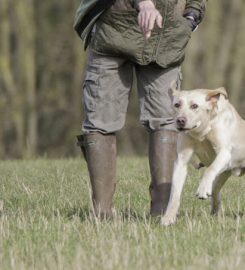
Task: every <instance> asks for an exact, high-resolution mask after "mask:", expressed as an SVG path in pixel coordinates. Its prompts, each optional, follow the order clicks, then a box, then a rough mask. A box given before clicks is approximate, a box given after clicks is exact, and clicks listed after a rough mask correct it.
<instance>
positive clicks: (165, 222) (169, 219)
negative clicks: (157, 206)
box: [160, 215, 176, 226]
mask: <svg viewBox="0 0 245 270" xmlns="http://www.w3.org/2000/svg"><path fill="white" fill-rule="evenodd" d="M175 222H176V216H170V215H164V216H163V217H162V218H161V221H160V224H161V225H162V226H170V225H173V224H174V223H175Z"/></svg>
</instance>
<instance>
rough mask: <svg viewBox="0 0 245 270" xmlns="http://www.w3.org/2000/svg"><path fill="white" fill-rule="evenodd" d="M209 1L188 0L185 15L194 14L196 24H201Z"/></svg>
mask: <svg viewBox="0 0 245 270" xmlns="http://www.w3.org/2000/svg"><path fill="white" fill-rule="evenodd" d="M206 2H207V0H187V1H186V6H185V11H184V14H187V13H190V12H192V13H194V14H195V17H196V22H197V23H198V24H199V23H200V22H201V21H202V19H203V17H204V14H205V9H206Z"/></svg>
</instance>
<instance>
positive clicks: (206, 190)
mask: <svg viewBox="0 0 245 270" xmlns="http://www.w3.org/2000/svg"><path fill="white" fill-rule="evenodd" d="M230 159H231V153H230V151H229V150H227V149H221V150H220V151H219V153H218V155H217V156H216V158H215V160H214V161H213V163H212V164H211V165H210V166H209V167H208V168H207V169H206V171H205V173H204V175H203V177H202V180H201V183H200V185H199V187H198V189H197V197H198V198H199V199H207V198H208V197H210V196H211V195H212V188H213V183H214V181H215V179H216V177H217V176H219V175H220V174H221V173H222V172H224V171H226V170H227V169H228V166H229V162H230Z"/></svg>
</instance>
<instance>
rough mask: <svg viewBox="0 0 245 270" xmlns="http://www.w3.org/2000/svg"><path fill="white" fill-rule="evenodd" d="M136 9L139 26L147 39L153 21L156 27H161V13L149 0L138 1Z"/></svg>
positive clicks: (152, 26)
mask: <svg viewBox="0 0 245 270" xmlns="http://www.w3.org/2000/svg"><path fill="white" fill-rule="evenodd" d="M138 9H139V15H138V23H139V27H140V29H141V30H142V32H143V34H144V36H145V38H146V39H147V38H149V37H150V36H151V31H152V29H153V28H154V25H155V23H156V25H157V26H158V27H160V28H162V15H161V14H160V12H159V11H158V10H157V9H156V8H155V6H154V4H153V2H152V1H150V0H145V1H142V2H140V3H139V5H138Z"/></svg>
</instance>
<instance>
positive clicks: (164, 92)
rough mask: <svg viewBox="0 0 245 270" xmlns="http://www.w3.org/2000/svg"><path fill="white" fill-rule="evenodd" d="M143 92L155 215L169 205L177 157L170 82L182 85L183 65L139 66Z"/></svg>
mask: <svg viewBox="0 0 245 270" xmlns="http://www.w3.org/2000/svg"><path fill="white" fill-rule="evenodd" d="M136 75H137V84H138V91H139V96H140V110H141V116H140V120H141V122H142V124H143V125H144V126H145V127H146V128H147V130H148V132H149V165H150V172H151V183H150V187H149V190H150V196H151V207H150V213H151V215H152V216H158V215H162V214H163V213H164V212H165V209H166V207H167V204H168V201H169V196H170V190H171V182H172V173H173V166H174V162H175V160H176V154H177V153H176V141H177V132H176V130H175V125H174V119H173V110H172V105H171V100H170V97H169V95H168V90H169V86H170V84H171V82H172V81H176V82H177V85H178V88H179V87H180V81H181V73H180V67H176V68H170V69H162V68H160V67H158V66H157V65H149V66H143V67H142V66H141V67H139V66H138V67H137V69H136Z"/></svg>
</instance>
